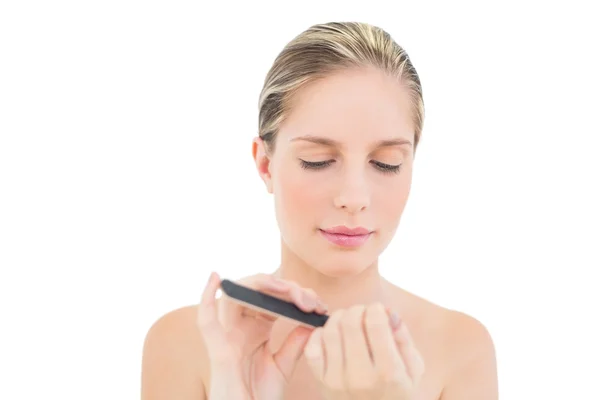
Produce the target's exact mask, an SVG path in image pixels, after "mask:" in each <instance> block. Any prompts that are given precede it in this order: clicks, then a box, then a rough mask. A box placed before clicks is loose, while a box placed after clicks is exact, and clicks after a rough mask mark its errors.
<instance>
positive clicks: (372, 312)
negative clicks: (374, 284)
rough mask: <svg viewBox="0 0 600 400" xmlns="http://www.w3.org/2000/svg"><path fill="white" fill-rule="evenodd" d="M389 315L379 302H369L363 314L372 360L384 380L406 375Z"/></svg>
mask: <svg viewBox="0 0 600 400" xmlns="http://www.w3.org/2000/svg"><path fill="white" fill-rule="evenodd" d="M390 320H391V318H390V315H389V314H388V312H387V310H386V309H385V308H384V306H383V305H382V304H380V303H376V304H371V305H369V307H368V308H367V311H366V315H365V330H366V332H367V340H368V343H369V347H370V348H371V352H372V354H373V362H374V364H375V369H376V370H377V372H378V374H379V376H380V377H381V378H382V379H383V380H384V381H389V380H392V379H395V378H402V377H405V376H406V366H405V365H404V361H403V359H402V357H401V355H400V352H399V349H398V348H397V345H396V341H395V339H394V334H393V332H392V327H391V325H392V322H393V321H390Z"/></svg>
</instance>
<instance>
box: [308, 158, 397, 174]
mask: <svg viewBox="0 0 600 400" xmlns="http://www.w3.org/2000/svg"><path fill="white" fill-rule="evenodd" d="M333 161H334V160H329V161H317V162H310V161H304V160H300V166H301V167H302V168H304V169H312V170H318V169H323V168H326V167H328V166H329V165H330V164H331V163H332V162H333ZM372 163H373V164H375V167H376V168H377V169H378V170H379V171H381V172H382V173H384V174H397V173H399V172H400V167H401V166H402V164H399V165H390V164H384V163H382V162H379V161H372Z"/></svg>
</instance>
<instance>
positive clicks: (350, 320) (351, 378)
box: [340, 305, 375, 382]
mask: <svg viewBox="0 0 600 400" xmlns="http://www.w3.org/2000/svg"><path fill="white" fill-rule="evenodd" d="M365 308H366V307H365V306H364V305H356V306H352V307H350V308H349V309H348V310H347V311H346V312H345V313H344V316H343V318H342V319H341V320H340V328H341V332H342V338H343V339H342V341H343V343H344V359H345V360H346V364H345V372H346V376H347V382H358V381H364V380H369V379H371V378H373V377H374V375H375V374H374V372H375V370H374V369H373V361H372V360H371V355H370V354H369V345H368V342H367V338H366V335H365V331H364V328H363V320H364V317H365Z"/></svg>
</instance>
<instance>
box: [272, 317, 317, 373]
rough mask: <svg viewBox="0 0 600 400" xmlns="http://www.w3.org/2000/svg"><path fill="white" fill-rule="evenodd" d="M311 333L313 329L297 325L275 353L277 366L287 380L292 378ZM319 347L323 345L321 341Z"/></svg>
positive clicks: (274, 358) (274, 357)
mask: <svg viewBox="0 0 600 400" xmlns="http://www.w3.org/2000/svg"><path fill="white" fill-rule="evenodd" d="M311 333H312V331H311V330H310V329H308V328H305V327H302V326H298V327H296V328H295V329H294V330H292V331H291V332H290V333H289V335H288V336H287V337H286V338H285V340H284V341H283V344H282V345H281V347H280V348H279V350H278V351H277V352H276V353H275V354H274V355H273V360H275V363H276V364H277V367H278V368H279V370H280V371H281V373H282V374H283V376H284V377H285V378H286V380H289V379H290V378H291V376H292V373H293V372H294V369H295V368H296V364H297V362H298V360H299V359H300V357H301V356H302V352H303V350H304V346H305V345H306V343H307V342H308V339H309V338H310V335H311ZM319 347H321V344H320V343H319Z"/></svg>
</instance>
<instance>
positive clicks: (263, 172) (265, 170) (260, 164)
mask: <svg viewBox="0 0 600 400" xmlns="http://www.w3.org/2000/svg"><path fill="white" fill-rule="evenodd" d="M266 150H267V149H266V145H265V142H264V141H263V140H262V139H261V138H260V137H256V138H254V140H252V157H253V158H254V162H255V163H256V169H257V170H258V174H259V175H260V178H261V179H262V180H263V182H264V183H265V185H266V186H267V191H268V192H269V193H273V181H272V179H271V171H270V169H269V166H270V164H271V159H270V158H269V157H268V156H267V151H266Z"/></svg>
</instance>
